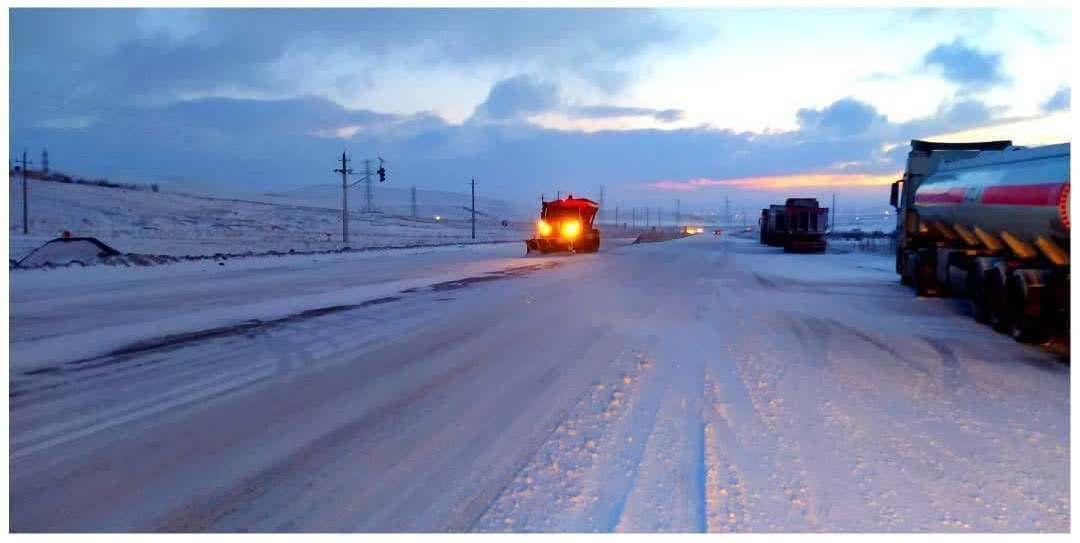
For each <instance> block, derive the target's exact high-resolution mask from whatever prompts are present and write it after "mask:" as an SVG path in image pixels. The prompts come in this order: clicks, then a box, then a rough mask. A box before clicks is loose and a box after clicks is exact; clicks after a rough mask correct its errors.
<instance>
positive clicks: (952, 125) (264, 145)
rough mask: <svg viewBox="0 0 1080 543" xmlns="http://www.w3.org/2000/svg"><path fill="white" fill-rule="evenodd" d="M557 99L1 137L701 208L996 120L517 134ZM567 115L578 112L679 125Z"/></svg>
mask: <svg viewBox="0 0 1080 543" xmlns="http://www.w3.org/2000/svg"><path fill="white" fill-rule="evenodd" d="M558 97H559V92H558V87H557V86H554V85H553V84H550V83H546V82H544V81H542V80H540V79H538V78H536V77H533V76H527V75H520V76H514V77H511V78H508V79H505V80H502V81H500V82H499V83H497V84H496V85H494V86H493V87H492V89H491V92H489V93H488V96H487V97H486V98H485V100H484V101H483V102H482V103H481V104H480V105H479V106H478V107H477V113H476V115H475V117H476V119H474V122H465V123H462V124H451V123H448V122H447V121H446V120H444V119H443V118H441V117H439V116H438V115H436V114H434V113H431V112H419V113H415V114H412V115H401V114H389V113H382V112H377V111H371V110H367V109H355V108H348V107H344V106H342V105H340V104H338V103H336V102H334V101H331V100H327V99H325V98H321V97H313V96H304V97H298V98H289V99H272V100H271V99H258V98H200V99H193V100H186V101H183V102H177V103H168V104H151V105H141V106H118V107H116V108H114V110H113V111H112V113H111V114H110V115H109V116H107V117H104V118H101V119H98V120H96V121H95V122H92V123H89V124H85V123H84V124H76V125H72V126H59V125H57V126H51V127H50V126H43V125H41V124H38V123H25V122H18V121H14V122H13V124H12V140H13V141H16V140H17V141H18V142H19V145H20V148H21V147H22V146H25V147H27V148H30V149H35V148H40V147H48V148H49V151H50V154H51V155H52V156H53V157H54V161H55V163H56V168H57V169H58V170H60V171H68V172H70V173H75V174H80V175H114V174H115V172H116V171H118V170H117V169H116V168H118V167H119V166H117V165H123V167H124V168H127V169H126V170H124V171H125V172H130V174H129V180H139V179H142V180H145V181H150V180H153V179H161V178H170V177H171V178H176V177H180V178H186V179H196V180H201V181H204V182H207V183H218V184H227V185H230V186H243V185H250V186H253V187H258V188H259V189H261V190H269V189H273V188H285V187H296V186H300V185H307V184H312V183H317V182H324V181H325V180H326V176H328V175H329V172H330V169H332V166H333V164H332V162H333V159H334V157H335V156H336V155H338V154H340V153H341V150H342V148H346V149H348V150H350V151H354V152H357V153H364V154H365V155H368V154H370V155H374V154H378V155H380V156H383V157H384V158H387V159H388V160H390V162H391V164H394V176H393V178H394V181H395V182H397V183H402V184H404V185H408V184H413V183H416V184H418V185H420V186H426V187H431V188H450V187H453V186H456V185H454V183H457V182H459V180H461V179H468V178H469V177H470V176H472V175H476V176H480V177H481V178H483V179H484V180H485V184H486V185H485V186H487V187H488V190H490V191H492V193H498V194H499V195H500V196H502V197H506V198H519V199H525V198H529V199H531V198H532V197H533V196H534V195H535V194H536V193H539V192H543V191H551V190H555V189H563V190H569V189H572V188H574V189H576V190H582V189H577V187H587V188H592V187H595V186H597V185H599V184H606V185H607V186H608V187H609V189H610V190H612V191H614V192H613V194H615V193H617V192H618V191H620V190H623V191H631V192H632V191H634V190H639V191H641V194H642V197H643V198H644V197H651V198H655V197H658V195H660V194H662V193H663V192H664V191H670V192H686V191H694V192H696V193H697V196H696V197H700V198H704V199H706V200H707V199H708V198H710V197H715V195H716V194H717V192H716V191H711V190H706V189H710V188H714V187H715V188H718V189H724V188H725V187H726V188H728V189H730V190H736V189H738V190H744V189H745V190H756V189H761V188H769V187H783V186H792V187H795V186H810V185H815V186H829V187H840V186H851V187H862V186H865V187H871V186H873V183H876V182H877V181H876V180H877V179H878V178H877V177H875V176H892V175H895V172H896V171H898V170H899V169H902V167H903V160H904V155H905V154H906V147H905V144H906V143H907V140H908V139H912V138H919V137H928V136H932V135H936V134H940V133H946V132H950V131H958V130H962V129H965V128H970V127H973V126H979V125H985V124H986V123H988V122H991V121H993V120H994V119H995V118H996V116H997V115H998V114H999V113H1000V112H999V110H997V109H995V108H992V107H988V106H986V105H985V104H984V103H982V102H980V101H978V100H975V99H967V100H961V101H950V102H948V103H945V104H942V106H941V107H940V108H938V110H937V111H935V112H934V113H933V114H932V115H929V116H927V117H925V118H921V119H913V120H909V121H905V122H899V123H897V122H892V121H890V120H889V119H888V118H887V117H886V116H885V115H883V114H881V113H880V112H878V111H877V110H876V108H874V107H873V105H872V104H869V103H867V102H864V101H861V100H858V99H856V98H854V97H845V98H841V99H839V100H836V101H835V102H833V103H832V104H829V105H827V106H825V107H822V108H819V109H816V108H804V109H802V110H800V111H799V112H798V116H797V117H798V121H799V128H798V129H796V130H791V131H778V132H766V133H755V132H735V131H732V130H724V129H716V128H711V127H706V126H699V127H684V128H675V129H663V130H661V129H635V130H604V131H597V132H582V131H564V130H558V129H554V128H545V127H543V126H539V125H537V124H533V123H532V122H530V121H529V118H530V117H531V115H532V114H533V113H535V112H538V111H563V110H564V109H565V108H567V107H568V106H565V105H563V104H561V103H559V100H558ZM581 107H582V108H584V109H583V110H582V111H579V112H578V113H579V114H590V115H609V116H610V115H652V116H653V117H654V118H657V117H658V116H661V117H663V116H667V117H668V118H675V117H677V115H678V114H677V113H675V112H669V111H668V110H657V109H651V108H632V107H622V106H602V105H600V106H581ZM675 111H677V110H675ZM481 120H482V121H484V122H479V121H481ZM110 172H112V174H110ZM132 177H133V178H132ZM447 184H450V185H449V186H448V185H447ZM868 190H869V189H868ZM650 194H651V195H652V196H649V195H650Z"/></svg>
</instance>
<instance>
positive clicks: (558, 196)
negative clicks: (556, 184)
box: [555, 190, 562, 200]
mask: <svg viewBox="0 0 1080 543" xmlns="http://www.w3.org/2000/svg"><path fill="white" fill-rule="evenodd" d="M555 199H556V200H562V191H561V190H557V191H555Z"/></svg>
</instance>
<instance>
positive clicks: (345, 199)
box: [334, 151, 353, 243]
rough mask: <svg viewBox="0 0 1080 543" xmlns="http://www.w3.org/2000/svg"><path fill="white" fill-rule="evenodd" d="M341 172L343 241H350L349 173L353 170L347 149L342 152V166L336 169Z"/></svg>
mask: <svg viewBox="0 0 1080 543" xmlns="http://www.w3.org/2000/svg"><path fill="white" fill-rule="evenodd" d="M334 171H335V172H337V173H340V174H341V242H342V243H348V242H349V174H351V173H353V171H352V170H351V169H350V168H349V157H347V156H345V151H342V152H341V167H340V168H338V169H336V170H334Z"/></svg>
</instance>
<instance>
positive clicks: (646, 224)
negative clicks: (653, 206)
mask: <svg viewBox="0 0 1080 543" xmlns="http://www.w3.org/2000/svg"><path fill="white" fill-rule="evenodd" d="M648 227H649V208H648V207H646V208H645V228H648Z"/></svg>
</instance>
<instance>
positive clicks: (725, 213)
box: [724, 196, 731, 226]
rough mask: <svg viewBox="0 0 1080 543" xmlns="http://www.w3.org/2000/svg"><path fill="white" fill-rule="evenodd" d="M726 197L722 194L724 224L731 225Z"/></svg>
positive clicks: (729, 209)
mask: <svg viewBox="0 0 1080 543" xmlns="http://www.w3.org/2000/svg"><path fill="white" fill-rule="evenodd" d="M728 203H729V202H728V197H727V196H724V225H725V226H730V225H731V208H730V207H729V206H728Z"/></svg>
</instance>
